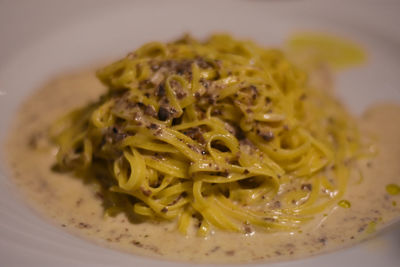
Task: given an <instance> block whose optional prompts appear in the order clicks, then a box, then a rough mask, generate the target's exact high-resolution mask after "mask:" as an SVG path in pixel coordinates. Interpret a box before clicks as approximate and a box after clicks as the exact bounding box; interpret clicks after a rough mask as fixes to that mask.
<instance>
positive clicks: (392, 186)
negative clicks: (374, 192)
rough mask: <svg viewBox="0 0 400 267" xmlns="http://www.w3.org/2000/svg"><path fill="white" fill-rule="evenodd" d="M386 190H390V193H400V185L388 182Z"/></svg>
mask: <svg viewBox="0 0 400 267" xmlns="http://www.w3.org/2000/svg"><path fill="white" fill-rule="evenodd" d="M386 192H388V194H389V195H392V196H394V195H398V194H400V186H398V185H397V184H388V185H387V186H386Z"/></svg>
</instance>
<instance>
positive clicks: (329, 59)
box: [288, 32, 366, 69]
mask: <svg viewBox="0 0 400 267" xmlns="http://www.w3.org/2000/svg"><path fill="white" fill-rule="evenodd" d="M288 46H289V49H290V50H292V51H293V52H294V53H300V54H305V55H307V57H308V58H309V59H310V58H311V60H313V61H314V63H318V62H325V63H328V64H329V65H331V66H332V67H333V68H335V69H343V68H347V67H351V66H354V65H360V64H362V63H364V62H365V61H366V54H365V52H364V50H363V49H362V48H361V47H360V46H359V45H358V44H356V43H354V42H352V41H351V40H347V39H345V38H341V37H338V36H335V35H331V34H323V33H312V32H306V33H299V34H295V35H293V36H292V37H291V38H290V39H289V41H288ZM309 63H311V62H309ZM311 64H312V63H311Z"/></svg>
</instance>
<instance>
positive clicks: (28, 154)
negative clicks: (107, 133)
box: [5, 71, 400, 263]
mask: <svg viewBox="0 0 400 267" xmlns="http://www.w3.org/2000/svg"><path fill="white" fill-rule="evenodd" d="M103 91H104V88H103V87H102V85H101V84H99V82H98V81H97V80H96V78H95V76H94V74H93V72H90V71H88V72H84V73H80V74H75V75H68V76H64V77H61V78H59V79H57V80H55V81H53V82H51V83H49V84H48V85H46V86H45V87H44V88H42V89H41V90H38V91H37V92H36V93H35V94H34V95H32V96H31V97H30V98H29V99H28V100H27V101H26V102H25V103H24V105H23V106H22V108H21V110H20V112H19V114H18V116H17V118H16V120H15V125H14V127H13V128H12V129H11V131H10V134H9V138H8V141H7V143H6V146H5V153H6V156H7V158H8V160H9V162H8V163H9V166H10V171H11V173H12V176H13V177H14V182H15V183H16V184H17V186H18V187H19V188H20V189H21V190H22V192H23V195H24V196H25V197H26V199H27V200H28V202H29V204H31V205H32V206H34V207H35V208H36V209H37V210H38V211H39V212H40V213H41V214H42V215H43V216H44V217H47V218H51V221H52V222H54V223H56V224H58V225H59V226H60V227H63V228H65V229H67V230H69V231H70V232H71V233H73V234H77V235H79V236H82V237H85V238H87V239H90V240H92V241H95V242H97V243H99V244H101V245H104V246H107V247H110V248H114V249H119V250H122V251H126V252H130V253H134V254H137V255H145V256H152V257H157V258H162V259H169V260H177V261H195V262H215V263H222V262H223V263H233V262H235V263H238V262H250V261H279V260H289V259H296V258H300V257H306V256H310V255H315V254H319V253H322V252H327V251H332V250H336V249H339V248H342V247H345V246H349V245H352V244H354V243H356V242H359V241H360V240H362V239H365V238H368V237H370V236H372V234H373V232H374V231H375V229H374V228H375V227H376V230H379V229H381V228H383V227H384V226H386V225H388V224H389V223H392V222H394V221H395V219H396V218H399V217H400V195H391V194H389V193H388V192H387V191H386V189H385V188H386V185H388V184H396V183H397V184H398V183H399V180H398V176H399V174H400V165H399V164H398V161H399V159H400V142H398V136H400V125H398V124H396V123H394V118H398V117H399V116H400V106H396V105H388V104H387V105H381V106H377V107H375V108H373V109H370V110H369V111H367V112H366V113H365V115H364V116H363V117H362V118H361V120H360V122H361V129H362V131H363V132H364V133H366V134H371V135H373V136H375V137H376V140H377V141H376V142H377V147H379V154H378V156H376V157H374V158H372V159H367V160H365V161H364V162H362V163H361V164H360V165H361V166H360V169H361V171H362V173H363V180H362V181H361V182H360V176H359V175H354V177H353V178H352V179H351V180H350V183H349V187H348V189H347V193H346V195H345V196H344V199H346V200H347V201H349V202H350V203H351V205H350V207H348V208H344V207H343V206H346V205H335V206H334V207H332V208H331V209H329V210H326V211H325V213H324V214H320V215H319V216H316V217H315V219H314V220H313V221H311V222H309V223H307V224H306V225H305V226H304V227H303V228H302V229H301V231H296V232H280V233H262V232H256V233H254V234H249V235H242V234H237V233H227V232H223V231H220V232H215V233H214V234H212V235H210V236H209V237H207V238H200V237H196V236H189V237H185V236H183V235H181V234H179V233H178V232H177V230H176V226H175V223H148V222H144V223H131V222H129V221H128V220H127V218H126V217H125V216H124V215H119V216H117V217H115V218H112V217H104V215H103V208H102V205H101V204H102V202H101V198H100V197H99V196H98V195H96V193H95V190H94V188H92V187H91V186H90V185H87V184H84V183H83V182H82V181H81V180H79V179H77V178H74V177H73V176H71V175H68V174H61V173H56V172H53V171H52V170H51V168H52V165H53V164H54V163H55V159H54V156H55V152H56V150H55V148H54V147H53V146H52V145H51V144H50V143H49V142H48V140H47V138H46V133H47V130H48V127H49V125H50V123H51V122H53V121H54V120H55V119H56V118H58V117H60V116H61V115H62V114H64V113H66V112H67V111H69V110H71V109H72V108H74V107H78V106H81V105H83V104H85V103H87V102H88V101H90V100H95V99H96V98H97V97H98V95H100V94H101V93H102V92H103ZM390 118H391V119H390ZM357 172H358V171H357V170H356V171H355V172H354V173H357Z"/></svg>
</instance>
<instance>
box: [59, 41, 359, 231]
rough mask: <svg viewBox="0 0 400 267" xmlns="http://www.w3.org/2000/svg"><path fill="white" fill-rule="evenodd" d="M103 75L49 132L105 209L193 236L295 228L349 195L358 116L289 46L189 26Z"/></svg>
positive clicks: (64, 163)
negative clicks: (296, 61)
mask: <svg viewBox="0 0 400 267" xmlns="http://www.w3.org/2000/svg"><path fill="white" fill-rule="evenodd" d="M97 76H98V78H99V79H100V80H101V81H102V82H103V83H104V84H105V85H106V86H107V87H108V92H107V93H106V94H104V95H102V96H101V97H100V98H99V100H98V101H97V102H95V103H92V104H90V105H87V106H85V107H83V108H81V109H78V110H75V111H72V112H71V113H69V114H68V115H66V116H65V117H63V118H61V119H60V120H58V121H57V122H55V123H54V125H53V127H52V130H51V135H52V137H53V140H54V141H55V143H56V144H57V145H58V146H59V152H58V154H57V164H58V167H59V169H63V170H73V171H75V174H76V175H78V176H80V177H84V178H86V179H89V180H91V181H92V182H95V183H96V184H98V185H99V187H98V190H99V191H100V194H101V195H102V197H103V198H104V203H105V206H106V212H107V214H111V215H114V214H117V213H119V212H125V213H126V214H128V215H129V217H130V218H133V219H147V218H149V219H153V220H177V227H178V229H179V231H180V232H182V233H184V234H187V233H189V232H191V231H192V230H193V229H197V233H198V234H200V235H207V234H208V233H209V231H210V230H212V229H216V228H219V229H224V230H229V231H237V232H244V233H248V232H251V231H254V230H256V229H263V230H267V231H275V230H290V229H294V228H296V227H298V226H299V225H301V224H302V223H304V222H306V221H307V220H309V219H310V218H311V216H312V215H313V214H316V213H318V212H321V211H322V210H324V209H325V208H327V207H328V206H330V205H331V204H332V203H333V202H335V201H337V199H338V198H340V197H341V196H342V195H343V192H344V190H345V187H346V181H347V179H348V176H349V168H348V166H347V165H349V164H351V162H352V159H354V158H355V157H356V154H357V151H358V148H359V141H358V133H357V129H356V127H355V124H354V122H353V121H352V119H351V117H350V116H349V115H348V114H347V113H346V111H345V110H344V109H343V108H342V107H341V106H340V104H338V103H337V102H336V101H335V100H334V99H333V98H332V96H330V95H329V94H328V93H327V92H326V91H324V90H320V89H314V88H311V86H310V85H309V83H308V78H307V75H306V73H305V72H304V71H302V70H300V69H298V68H297V67H295V66H294V65H293V64H292V63H291V62H290V61H289V60H288V59H287V58H286V57H285V55H284V53H283V52H282V51H279V50H277V49H266V48H263V47H260V46H258V45H256V44H255V43H253V42H251V41H241V40H235V39H233V38H232V37H230V36H229V35H215V36H211V37H210V38H209V39H208V40H207V41H205V42H200V41H198V40H195V39H193V38H191V37H190V36H185V37H183V38H182V39H179V40H177V41H175V42H172V43H167V44H164V43H159V42H153V43H148V44H146V45H144V46H142V47H141V48H139V49H138V50H136V51H134V52H132V53H130V54H129V55H128V56H127V57H126V58H124V59H122V60H120V61H117V62H115V63H113V64H111V65H109V66H107V67H105V68H103V69H101V70H99V71H98V73H97Z"/></svg>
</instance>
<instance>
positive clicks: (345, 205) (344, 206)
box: [338, 199, 351, 209]
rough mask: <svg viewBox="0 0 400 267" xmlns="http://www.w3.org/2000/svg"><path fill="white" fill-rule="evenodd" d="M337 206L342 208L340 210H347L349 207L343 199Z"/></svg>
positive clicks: (348, 202) (349, 204) (347, 202)
mask: <svg viewBox="0 0 400 267" xmlns="http://www.w3.org/2000/svg"><path fill="white" fill-rule="evenodd" d="M338 205H339V206H340V207H342V208H345V209H348V208H350V207H351V203H350V201H348V200H344V199H343V200H340V201H339V203H338Z"/></svg>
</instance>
